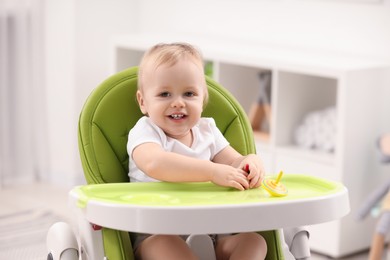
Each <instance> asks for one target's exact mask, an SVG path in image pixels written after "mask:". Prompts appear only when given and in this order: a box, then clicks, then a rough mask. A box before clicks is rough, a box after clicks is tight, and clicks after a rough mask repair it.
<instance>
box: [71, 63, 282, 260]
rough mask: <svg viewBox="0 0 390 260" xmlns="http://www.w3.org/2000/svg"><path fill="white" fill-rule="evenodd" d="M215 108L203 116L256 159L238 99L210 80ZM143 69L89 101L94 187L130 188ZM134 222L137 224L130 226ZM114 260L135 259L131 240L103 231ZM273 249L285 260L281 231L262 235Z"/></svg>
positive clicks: (88, 170) (88, 159)
mask: <svg viewBox="0 0 390 260" xmlns="http://www.w3.org/2000/svg"><path fill="white" fill-rule="evenodd" d="M206 81H207V86H208V91H209V102H208V104H207V106H206V108H205V109H204V112H203V116H205V117H213V118H214V120H215V122H216V124H217V126H218V128H219V129H220V130H221V132H222V133H223V134H224V136H225V137H226V138H227V140H228V141H229V142H230V144H231V146H232V147H234V148H235V149H236V150H237V151H238V152H240V153H241V154H249V153H255V152H256V150H255V149H256V148H255V143H254V139H253V133H252V128H251V126H250V124H249V121H248V119H247V116H246V114H245V112H244V111H243V109H242V108H241V106H240V104H239V103H238V102H237V101H236V99H235V98H234V97H233V96H232V95H231V94H230V93H229V92H228V91H227V90H226V89H225V88H223V87H222V86H220V85H219V84H218V83H217V82H215V81H214V80H212V79H210V78H209V77H206ZM136 91H137V67H133V68H129V69H126V70H124V71H122V72H119V73H117V74H116V75H113V76H111V77H110V78H109V79H107V80H106V81H104V82H103V83H102V84H101V85H100V86H99V87H98V88H97V89H95V90H94V91H93V93H92V94H91V95H90V96H89V98H88V100H87V101H86V103H85V105H84V108H83V110H82V113H81V115H80V121H79V135H78V136H79V150H80V155H81V160H82V165H83V169H84V174H85V178H86V180H87V182H88V184H98V183H113V182H114V183H117V182H129V177H128V169H129V167H128V162H129V158H128V154H127V150H126V144H127V136H128V133H129V130H130V129H131V128H132V127H133V126H134V125H135V123H136V122H137V120H138V119H139V118H140V117H141V116H143V115H142V113H141V111H140V110H139V107H138V103H137V100H136ZM129 221H131V220H129ZM102 234H103V243H104V251H105V255H106V256H107V257H108V259H123V260H129V259H133V255H132V246H131V237H132V236H131V234H129V233H128V232H123V231H119V230H110V229H106V228H103V230H102ZM261 234H262V236H263V237H264V238H265V239H266V241H267V245H268V254H267V259H283V253H282V248H281V244H280V238H279V233H278V231H276V230H275V231H265V232H261Z"/></svg>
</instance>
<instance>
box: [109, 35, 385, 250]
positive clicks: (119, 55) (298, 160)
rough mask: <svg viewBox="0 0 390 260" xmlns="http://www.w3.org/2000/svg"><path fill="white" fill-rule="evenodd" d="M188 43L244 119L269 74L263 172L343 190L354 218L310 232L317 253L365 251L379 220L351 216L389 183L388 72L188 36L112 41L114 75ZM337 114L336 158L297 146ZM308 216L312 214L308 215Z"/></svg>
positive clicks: (361, 63)
mask: <svg viewBox="0 0 390 260" xmlns="http://www.w3.org/2000/svg"><path fill="white" fill-rule="evenodd" d="M173 41H187V42H190V43H192V44H194V45H196V46H198V47H199V48H200V50H201V51H202V53H203V56H204V58H205V60H207V61H211V62H213V76H214V78H215V79H216V80H217V81H218V82H220V83H221V84H222V85H223V86H225V87H226V88H227V89H229V90H230V91H231V92H232V93H233V94H234V96H235V97H236V98H237V99H238V100H239V101H240V103H241V104H242V105H243V107H244V109H245V110H246V111H249V107H250V105H251V104H252V103H253V102H255V100H256V98H257V93H258V84H259V80H258V75H257V74H258V72H259V71H260V70H262V69H267V70H271V71H272V117H271V125H270V140H269V142H267V143H262V142H260V141H258V142H257V152H258V154H259V156H261V158H262V159H263V161H264V164H265V168H266V171H267V172H269V173H272V174H276V173H277V172H278V171H279V170H283V171H284V172H285V173H286V174H288V173H305V174H309V175H314V176H318V177H325V178H329V179H332V180H336V181H340V182H343V183H344V185H345V186H346V187H347V188H348V190H349V193H350V202H351V209H352V211H351V213H350V214H349V215H348V216H346V217H345V218H343V219H342V220H339V221H334V222H331V223H325V224H320V225H316V226H313V227H310V229H311V232H312V233H311V246H312V250H313V251H316V252H320V253H324V254H327V255H329V256H332V257H339V256H342V255H346V254H351V253H354V252H356V251H359V250H362V249H365V248H368V247H369V245H370V241H371V236H372V232H373V230H374V220H373V219H368V220H365V221H363V222H357V221H356V220H355V219H354V214H355V212H356V210H357V208H358V207H359V206H360V205H361V202H362V201H363V200H364V198H365V197H366V196H367V194H368V193H369V192H371V190H372V189H374V188H375V186H377V185H379V184H380V182H381V181H382V180H384V179H386V178H388V176H382V175H381V174H379V173H377V172H380V171H378V167H379V166H378V165H379V163H378V161H377V158H376V157H375V153H376V148H375V140H376V138H377V137H378V135H379V134H382V133H383V132H385V131H388V129H383V127H384V124H383V123H381V122H380V117H378V116H377V115H378V114H379V113H383V111H381V109H383V107H384V106H383V104H384V103H385V102H386V98H387V100H389V98H390V97H386V95H385V93H386V91H384V89H385V87H386V86H387V87H389V86H390V79H389V78H390V77H389V76H388V75H389V72H390V67H389V65H388V64H384V63H381V62H377V61H371V60H364V59H359V58H356V57H343V56H342V55H340V54H335V53H318V52H313V51H303V50H294V49H286V48H278V47H272V46H262V45H260V44H255V43H248V42H237V41H236V42H233V41H232V40H231V39H210V38H209V37H204V38H202V37H194V36H183V35H180V36H179V35H175V36H172V35H163V36H161V35H142V34H134V35H126V36H117V37H115V38H113V39H112V45H111V57H112V60H111V61H112V63H111V65H110V66H111V68H110V69H111V72H113V73H114V72H117V71H120V70H122V69H125V68H127V67H129V66H134V65H138V64H139V61H140V59H141V57H142V54H143V52H144V51H145V50H146V49H147V48H149V47H150V46H152V45H154V44H156V43H159V42H173ZM328 107H334V108H336V111H337V113H336V114H337V119H336V129H337V131H336V135H335V149H334V151H333V152H331V153H329V152H323V151H319V150H313V149H311V150H309V149H306V148H301V147H298V146H297V145H296V144H295V142H294V138H293V136H294V131H295V129H296V127H297V126H298V125H299V124H300V123H301V122H302V120H303V118H304V117H305V115H307V114H308V113H310V112H313V111H318V110H322V109H325V108H328ZM308 214H310V212H308Z"/></svg>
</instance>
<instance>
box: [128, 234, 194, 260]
mask: <svg viewBox="0 0 390 260" xmlns="http://www.w3.org/2000/svg"><path fill="white" fill-rule="evenodd" d="M135 257H136V259H138V260H142V259H143V260H148V259H159V260H165V259H166V260H175V259H178V260H183V259H186V260H195V259H196V257H195V255H194V254H193V253H192V251H191V249H190V248H189V247H188V245H187V244H186V242H185V241H184V239H183V238H181V237H180V236H173V235H152V236H150V237H148V238H146V239H145V240H144V241H142V242H141V243H140V245H139V246H138V248H137V250H136V252H135Z"/></svg>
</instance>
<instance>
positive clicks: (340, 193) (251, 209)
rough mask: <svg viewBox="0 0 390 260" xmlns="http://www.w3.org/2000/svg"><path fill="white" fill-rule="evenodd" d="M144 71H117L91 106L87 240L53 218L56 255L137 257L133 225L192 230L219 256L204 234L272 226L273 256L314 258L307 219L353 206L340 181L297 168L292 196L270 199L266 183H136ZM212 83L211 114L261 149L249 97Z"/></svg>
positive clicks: (83, 199)
mask: <svg viewBox="0 0 390 260" xmlns="http://www.w3.org/2000/svg"><path fill="white" fill-rule="evenodd" d="M137 71H138V68H137V67H132V68H129V69H126V70H124V71H122V72H119V73H117V74H115V75H113V76H111V77H109V78H108V79H107V80H105V81H104V82H103V83H101V84H100V86H98V87H97V88H96V89H95V90H94V91H93V92H92V93H91V95H90V96H89V97H88V99H87V101H86V103H85V105H84V107H83V109H82V112H81V115H80V119H79V133H78V141H79V151H80V156H81V161H82V166H83V169H84V174H85V178H86V180H87V183H88V185H83V186H78V187H75V188H74V189H72V190H71V192H70V193H69V194H70V196H69V197H70V205H72V206H73V207H74V208H75V211H76V214H77V220H78V229H77V230H78V232H77V233H78V239H76V236H75V235H74V232H73V228H72V227H71V226H70V225H69V224H67V223H63V222H60V223H56V224H54V225H53V226H52V227H51V228H50V229H49V231H48V235H47V247H48V250H49V254H48V259H54V260H57V259H62V260H64V259H65V260H76V259H93V260H99V259H103V260H132V259H134V255H133V248H132V241H133V239H134V236H133V235H134V233H132V232H141V233H158V234H182V233H180V232H183V234H191V235H190V237H189V239H187V243H188V244H189V246H190V247H191V249H193V250H194V252H195V253H196V254H197V255H198V256H201V257H200V259H201V260H212V259H215V254H214V251H213V250H209V251H212V252H211V254H203V253H202V252H201V251H202V250H203V248H204V247H202V245H204V244H205V243H204V240H205V239H207V238H208V239H209V236H207V235H202V234H208V233H211V234H213V233H231V232H247V231H254V230H267V231H261V232H259V233H261V235H262V236H263V237H264V238H265V239H266V241H267V246H268V251H267V256H266V259H268V260H283V259H287V260H290V259H310V248H309V244H308V236H309V234H308V232H307V231H306V230H305V228H303V227H302V225H309V224H317V223H322V222H326V221H330V220H335V219H339V218H341V217H342V216H344V215H346V214H347V213H348V212H349V200H348V191H347V189H346V188H345V187H344V186H343V185H342V184H340V183H336V182H331V181H328V180H324V179H319V178H315V177H312V176H307V175H294V174H288V175H286V177H284V182H285V183H287V186H288V188H289V195H288V196H287V197H285V198H273V197H270V196H269V195H267V194H265V191H264V190H262V189H261V188H258V189H251V190H246V191H235V190H234V189H230V188H226V187H219V186H216V185H214V184H212V183H187V184H184V183H183V184H174V183H163V182H160V183H129V177H128V163H129V158H128V154H127V147H126V146H127V138H128V133H129V131H130V129H131V128H132V127H133V126H134V125H135V123H136V122H137V120H138V119H139V118H140V117H141V116H143V115H142V113H141V111H140V110H139V107H138V103H137V100H136V91H137ZM206 82H207V86H208V90H209V102H208V104H207V106H206V108H205V109H204V112H203V116H204V117H213V118H214V119H215V122H216V124H217V127H218V128H219V129H220V130H221V132H222V133H223V135H224V136H225V137H226V138H227V140H228V141H229V142H230V144H231V146H233V147H234V148H235V149H236V150H237V151H238V152H240V153H241V154H249V153H255V152H256V149H255V143H254V138H253V133H252V129H251V126H250V124H249V121H248V118H247V116H246V114H245V112H244V110H243V109H242V107H241V106H240V104H239V103H238V102H237V101H236V99H235V98H234V97H233V96H232V95H231V94H230V93H229V92H228V91H227V90H226V89H225V88H223V87H222V86H221V85H219V84H218V83H217V82H215V81H214V80H212V79H210V78H209V77H206ZM150 185H152V186H150ZM178 187H179V190H180V192H179V193H180V194H179V195H178V194H177V188H178ZM175 192H176V193H175ZM167 197H168V199H167V200H165V199H166V198H167ZM170 198H173V200H171V199H170ZM227 198H229V199H227ZM156 200H157V202H156ZM189 200H191V201H192V202H191V203H189V202H188V201H189ZM196 200H198V202H197V203H198V204H196V205H194V204H193V201H196ZM172 201H173V202H172ZM177 201H180V202H179V203H177ZM199 201H200V204H199ZM148 203H149V204H148ZM156 203H157V204H156ZM172 203H173V204H174V205H172ZM213 205H214V206H213ZM307 212H310V214H307ZM194 213H195V214H194ZM286 213H289V214H286ZM290 213H291V214H290ZM178 215H180V216H179V217H178ZM156 216H158V218H157V217H156ZM213 216H218V217H215V219H214V220H213ZM180 217H181V218H180ZM164 218H165V219H164ZM177 218H179V219H180V221H178V220H177ZM145 219H147V220H145ZM162 219H164V220H162ZM199 219H204V221H201V220H199ZM237 219H239V220H237ZM184 220H185V221H184ZM210 220H213V221H210ZM247 220H248V221H247ZM168 222H170V223H168ZM183 223H185V224H183ZM151 226H153V227H151ZM282 228H283V229H282ZM148 231H149V232H148ZM208 231H210V232H208ZM196 232H198V233H196ZM199 238H200V239H203V241H202V240H200V239H199ZM209 245H210V243H209ZM209 249H210V247H209ZM205 255H207V256H206V257H205Z"/></svg>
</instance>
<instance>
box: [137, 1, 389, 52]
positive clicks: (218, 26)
mask: <svg viewBox="0 0 390 260" xmlns="http://www.w3.org/2000/svg"><path fill="white" fill-rule="evenodd" d="M139 2H140V4H139V5H140V9H139V10H140V14H139V21H140V27H139V30H140V31H151V32H153V31H155V32H178V33H182V32H189V33H196V34H199V33H201V34H206V35H213V36H224V37H228V38H229V37H232V38H240V39H243V40H248V41H254V42H258V43H263V44H273V45H275V44H276V45H278V46H289V47H293V48H305V49H311V50H326V51H334V52H340V53H349V54H357V55H362V56H372V57H377V58H386V59H387V60H390V49H389V47H388V46H390V6H388V5H386V6H384V5H381V4H362V3H359V1H358V0H357V1H332V0H278V1H271V0H241V1H238V0H213V1H208V0H198V1H190V3H189V1H180V0H167V1H161V2H160V1H153V0H142V1H139Z"/></svg>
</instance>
